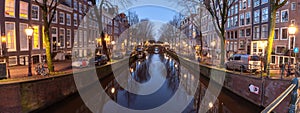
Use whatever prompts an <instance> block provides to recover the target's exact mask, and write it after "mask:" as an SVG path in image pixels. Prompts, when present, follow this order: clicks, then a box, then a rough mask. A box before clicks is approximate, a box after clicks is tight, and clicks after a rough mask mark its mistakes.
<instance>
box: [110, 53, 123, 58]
mask: <svg viewBox="0 0 300 113" xmlns="http://www.w3.org/2000/svg"><path fill="white" fill-rule="evenodd" d="M123 57H124V55H123V54H122V53H121V52H113V53H112V59H122V58H123Z"/></svg>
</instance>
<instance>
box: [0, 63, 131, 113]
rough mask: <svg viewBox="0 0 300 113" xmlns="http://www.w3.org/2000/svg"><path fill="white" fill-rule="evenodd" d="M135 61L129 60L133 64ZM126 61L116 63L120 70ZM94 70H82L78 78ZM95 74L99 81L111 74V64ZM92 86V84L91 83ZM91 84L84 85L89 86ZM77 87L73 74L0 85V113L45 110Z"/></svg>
mask: <svg viewBox="0 0 300 113" xmlns="http://www.w3.org/2000/svg"><path fill="white" fill-rule="evenodd" d="M134 60H135V59H130V62H133V61H134ZM126 62H128V59H124V60H122V61H119V62H116V63H120V64H121V65H119V67H117V68H121V67H122V66H123V64H126ZM89 71H95V70H94V69H84V71H81V72H79V73H80V74H79V75H80V76H81V75H82V76H88V75H86V73H89ZM96 72H97V75H98V78H99V79H102V78H104V77H106V76H108V75H110V74H111V72H112V71H111V64H107V65H103V66H98V67H97V68H96ZM91 84H93V83H91ZM91 84H86V85H85V86H87V87H88V86H89V85H91ZM77 91H78V90H77V87H76V84H75V82H74V76H73V73H69V74H63V75H56V76H49V77H45V78H42V79H36V80H23V81H15V82H7V83H0V113H26V112H31V111H38V110H39V109H43V108H46V107H48V106H50V105H52V104H54V103H56V102H59V101H61V100H63V99H64V98H66V97H68V96H70V95H72V94H75V93H76V92H77Z"/></svg>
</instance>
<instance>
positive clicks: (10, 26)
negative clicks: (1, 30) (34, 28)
mask: <svg viewBox="0 0 300 113" xmlns="http://www.w3.org/2000/svg"><path fill="white" fill-rule="evenodd" d="M5 34H6V47H7V48H8V51H16V28H15V23H13V22H6V23H5Z"/></svg>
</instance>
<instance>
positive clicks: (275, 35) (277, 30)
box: [274, 28, 279, 40]
mask: <svg viewBox="0 0 300 113" xmlns="http://www.w3.org/2000/svg"><path fill="white" fill-rule="evenodd" d="M274 39H275V40H278V39H279V29H278V28H275V34H274Z"/></svg>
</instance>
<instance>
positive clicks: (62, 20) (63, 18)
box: [59, 12, 65, 24]
mask: <svg viewBox="0 0 300 113" xmlns="http://www.w3.org/2000/svg"><path fill="white" fill-rule="evenodd" d="M59 23H60V24H64V23H65V13H63V12H60V13H59Z"/></svg>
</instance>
